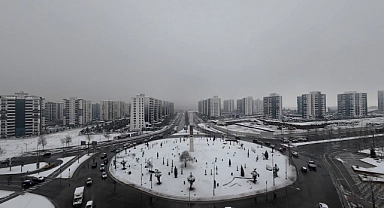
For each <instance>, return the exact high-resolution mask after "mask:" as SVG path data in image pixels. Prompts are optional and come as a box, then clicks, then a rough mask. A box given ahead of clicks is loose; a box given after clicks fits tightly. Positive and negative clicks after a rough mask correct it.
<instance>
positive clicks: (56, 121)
mask: <svg viewBox="0 0 384 208" xmlns="http://www.w3.org/2000/svg"><path fill="white" fill-rule="evenodd" d="M63 118H64V102H46V103H45V122H46V126H48V125H63Z"/></svg>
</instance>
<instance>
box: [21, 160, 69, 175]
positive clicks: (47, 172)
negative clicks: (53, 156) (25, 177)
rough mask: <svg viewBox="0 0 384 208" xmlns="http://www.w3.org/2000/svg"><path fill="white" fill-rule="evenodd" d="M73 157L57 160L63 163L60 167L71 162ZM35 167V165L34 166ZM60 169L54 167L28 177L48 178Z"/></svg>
mask: <svg viewBox="0 0 384 208" xmlns="http://www.w3.org/2000/svg"><path fill="white" fill-rule="evenodd" d="M74 157H75V156H71V157H65V158H59V159H58V160H62V161H63V163H62V165H64V164H66V163H67V162H69V161H70V160H72V159H73V158H74ZM35 165H36V164H35ZM59 168H60V166H56V167H53V168H51V169H49V170H46V171H44V172H40V173H35V174H32V175H29V176H44V177H48V176H49V175H51V174H52V173H53V172H55V171H56V170H58V169H59Z"/></svg>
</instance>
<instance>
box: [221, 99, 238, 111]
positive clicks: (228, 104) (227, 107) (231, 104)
mask: <svg viewBox="0 0 384 208" xmlns="http://www.w3.org/2000/svg"><path fill="white" fill-rule="evenodd" d="M223 110H224V112H232V111H234V110H235V100H233V99H229V100H224V109H223Z"/></svg>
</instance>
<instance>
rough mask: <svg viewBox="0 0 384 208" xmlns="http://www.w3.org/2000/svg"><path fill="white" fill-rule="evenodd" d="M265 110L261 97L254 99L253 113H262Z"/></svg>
mask: <svg viewBox="0 0 384 208" xmlns="http://www.w3.org/2000/svg"><path fill="white" fill-rule="evenodd" d="M263 110H264V109H263V101H262V100H260V99H256V100H253V114H260V113H261V114H262V113H263Z"/></svg>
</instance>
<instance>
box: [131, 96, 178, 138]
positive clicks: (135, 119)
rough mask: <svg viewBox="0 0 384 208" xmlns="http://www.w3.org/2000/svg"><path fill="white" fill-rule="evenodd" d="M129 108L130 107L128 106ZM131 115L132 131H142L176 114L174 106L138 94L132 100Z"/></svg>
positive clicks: (170, 103)
mask: <svg viewBox="0 0 384 208" xmlns="http://www.w3.org/2000/svg"><path fill="white" fill-rule="evenodd" d="M127 106H129V105H127ZM130 106H131V113H130V126H129V127H130V130H131V131H141V130H142V129H143V128H146V127H150V126H152V125H153V124H156V123H159V122H161V121H162V120H163V119H164V118H166V117H168V116H171V115H173V114H174V104H173V103H172V102H168V101H162V100H159V99H156V98H152V97H148V96H145V94H138V95H136V97H133V98H132V103H131V104H130Z"/></svg>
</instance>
